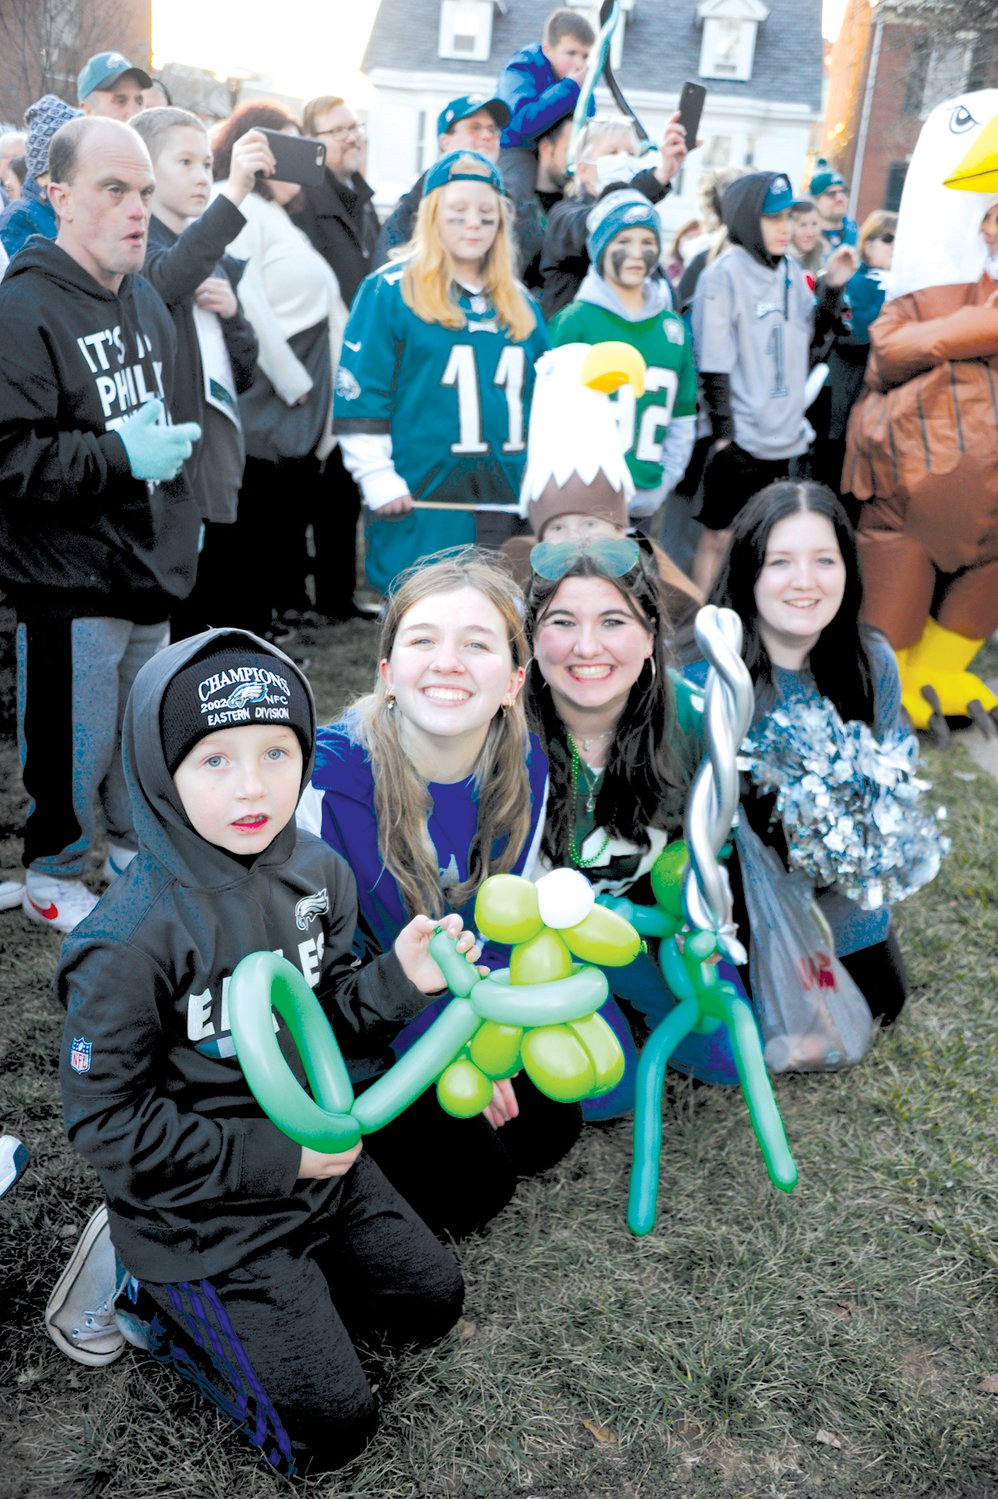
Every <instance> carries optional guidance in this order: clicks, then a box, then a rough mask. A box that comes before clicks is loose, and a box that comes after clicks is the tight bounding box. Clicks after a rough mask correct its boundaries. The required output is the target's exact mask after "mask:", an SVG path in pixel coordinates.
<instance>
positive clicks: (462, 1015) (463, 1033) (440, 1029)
mask: <svg viewBox="0 0 998 1499" xmlns="http://www.w3.org/2000/svg"><path fill="white" fill-rule="evenodd" d="M469 966H470V965H469ZM480 1025H481V1020H480V1019H479V1017H478V1015H476V1013H475V1011H474V1008H473V1007H472V1005H471V1002H470V1001H469V1000H467V999H461V998H458V999H452V1000H451V1002H450V1004H449V1005H448V1006H447V1008H446V1009H445V1010H444V1011H443V1012H442V1013H441V1014H440V1015H438V1016H437V1018H436V1020H434V1022H433V1024H432V1025H431V1026H430V1028H429V1030H427V1031H424V1032H423V1034H422V1035H421V1036H420V1037H419V1038H418V1040H416V1041H414V1042H413V1044H412V1045H411V1046H410V1048H409V1050H408V1051H407V1052H406V1053H405V1054H404V1055H403V1056H401V1057H399V1059H398V1061H397V1062H396V1063H395V1064H394V1066H392V1067H391V1068H390V1069H389V1070H388V1071H387V1072H385V1073H382V1075H381V1077H379V1078H378V1080H377V1082H376V1083H372V1084H371V1086H370V1087H369V1088H368V1089H367V1091H366V1092H365V1093H362V1094H361V1095H360V1097H359V1098H358V1100H357V1102H356V1103H355V1104H354V1107H353V1112H354V1117H355V1119H356V1120H357V1122H358V1123H359V1124H360V1126H361V1128H362V1130H363V1131H364V1133H365V1134H370V1133H371V1132H372V1131H373V1130H376V1129H381V1128H383V1126H384V1125H386V1124H390V1123H391V1121H392V1120H393V1119H397V1118H398V1116H399V1114H401V1113H402V1110H403V1109H406V1108H408V1107H409V1105H410V1104H411V1103H414V1102H415V1100H416V1099H417V1098H418V1097H419V1096H420V1094H421V1093H425V1091H426V1089H427V1088H428V1087H429V1086H430V1084H431V1083H435V1082H436V1080H437V1078H438V1077H439V1076H440V1074H441V1072H443V1070H444V1068H445V1067H447V1066H449V1065H450V1063H451V1062H453V1061H454V1060H455V1058H457V1057H459V1056H460V1055H461V1052H462V1050H463V1048H464V1047H465V1046H466V1045H467V1043H468V1042H469V1041H470V1040H471V1038H472V1036H473V1035H474V1034H475V1032H476V1031H477V1029H478V1027H479V1026H480Z"/></svg>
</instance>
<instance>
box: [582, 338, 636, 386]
mask: <svg viewBox="0 0 998 1499" xmlns="http://www.w3.org/2000/svg"><path fill="white" fill-rule="evenodd" d="M646 368H647V366H646V364H645V362H644V360H643V359H642V357H641V355H640V354H639V353H638V351H637V349H635V348H634V347H633V346H632V345H631V344H625V343H617V342H614V341H613V340H608V341H607V342H606V343H602V344H593V346H592V348H591V349H590V350H589V353H588V354H587V355H586V357H585V360H584V361H583V365H582V383H583V385H589V386H591V387H592V389H593V390H602V391H606V392H607V394H610V393H611V392H612V391H615V390H619V389H620V387H621V386H622V385H632V386H633V387H634V395H635V397H636V398H638V399H640V397H641V396H643V395H644V393H645V369H646Z"/></svg>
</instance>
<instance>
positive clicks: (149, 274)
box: [143, 197, 258, 520]
mask: <svg viewBox="0 0 998 1499" xmlns="http://www.w3.org/2000/svg"><path fill="white" fill-rule="evenodd" d="M245 223H246V220H245V218H244V217H243V215H242V214H241V213H240V212H239V209H238V208H236V206H235V205H234V204H233V203H230V202H229V200H228V198H224V197H219V198H216V199H215V200H214V201H213V202H212V203H209V205H208V207H207V209H206V210H205V212H204V214H203V215H202V217H201V218H200V219H197V220H196V221H195V222H194V223H193V224H189V225H188V226H187V228H186V229H185V230H184V232H183V234H179V235H178V234H174V232H173V230H172V229H168V228H167V226H166V225H165V224H164V223H163V221H162V219H158V218H157V217H156V216H155V214H154V215H153V217H152V218H151V220H150V222H149V246H148V249H147V250H146V263H145V265H144V267H143V275H144V276H145V277H146V279H147V280H148V281H151V282H152V284H153V286H154V287H155V288H156V290H157V291H158V292H159V294H160V296H161V297H162V298H163V301H164V302H165V303H166V305H167V307H169V309H170V313H171V315H172V317H173V324H174V327H175V328H176V330H177V360H176V375H175V387H176V397H175V400H174V408H173V418H174V420H175V421H178V422H197V424H198V426H199V427H200V428H201V431H202V439H201V441H200V442H198V443H195V445H194V452H193V453H192V454H191V457H190V458H189V459H188V460H187V465H186V468H187V476H188V479H189V480H190V484H191V488H192V490H193V491H194V497H195V499H196V500H197V502H198V508H199V510H200V513H201V515H202V516H203V517H204V518H205V519H208V520H222V519H229V520H233V519H234V518H235V499H236V495H237V494H238V490H239V482H240V478H241V463H236V464H235V465H234V467H235V468H238V469H239V470H240V473H239V475H238V476H236V474H235V473H233V474H232V475H231V476H230V480H229V482H230V485H231V484H232V483H233V482H234V485H235V489H234V492H233V493H232V495H231V496H230V499H231V504H230V505H229V506H221V507H220V505H219V498H220V497H219V496H217V495H215V494H213V493H211V492H210V487H211V486H212V484H215V485H217V483H218V482H219V472H220V470H219V467H218V465H214V464H212V462H211V458H212V454H211V451H210V450H211V448H212V446H213V444H217V443H218V442H219V441H223V442H224V440H225V439H226V438H227V437H229V436H230V434H229V433H227V432H226V431H225V428H224V426H221V427H220V426H217V425H216V424H215V423H214V422H212V424H211V426H210V427H209V422H208V411H209V409H211V415H212V417H214V416H215V415H216V413H215V412H214V409H213V408H209V407H208V403H207V401H206V399H205V392H204V371H203V368H202V364H201V351H200V345H199V343H198V335H197V328H196V325H195V321H194V293H195V292H196V291H197V289H198V287H199V286H200V285H201V283H202V281H204V280H205V279H206V278H207V277H208V276H225V277H226V278H227V279H228V280H229V281H231V282H232V283H233V284H237V283H238V279H239V275H240V273H241V270H242V263H241V262H237V261H235V260H232V259H228V260H227V259H226V258H225V247H226V245H228V244H229V242H230V241H231V240H233V239H235V237H236V235H237V234H238V233H239V231H240V230H241V229H242V228H243V226H244V224H245ZM219 326H220V327H221V330H222V335H223V337H224V339H225V347H226V349H227V350H228V354H229V362H230V363H231V365H232V374H233V378H234V380H235V387H236V388H235V392H234V394H236V395H240V394H241V393H242V392H243V391H244V390H248V389H249V387H250V386H251V385H252V383H253V376H254V374H255V373H256V358H257V352H258V345H257V340H256V334H255V333H254V332H253V329H252V327H251V326H250V323H249V321H248V319H247V318H246V317H244V316H243V313H242V311H241V309H238V308H237V310H236V314H235V316H234V317H231V318H220V319H219ZM218 422H219V423H220V424H226V425H231V424H230V423H228V422H227V418H226V417H224V416H222V415H221V413H218ZM231 438H232V439H238V447H239V452H240V453H241V454H242V455H243V457H245V453H244V450H243V443H242V438H241V436H240V433H239V430H238V428H237V427H235V426H233V427H232V432H231ZM221 472H222V473H225V472H227V469H226V468H225V467H224V466H223V467H222V469H221ZM222 509H224V510H225V512H226V514H225V515H223V514H222V513H221V511H222ZM229 512H231V513H229Z"/></svg>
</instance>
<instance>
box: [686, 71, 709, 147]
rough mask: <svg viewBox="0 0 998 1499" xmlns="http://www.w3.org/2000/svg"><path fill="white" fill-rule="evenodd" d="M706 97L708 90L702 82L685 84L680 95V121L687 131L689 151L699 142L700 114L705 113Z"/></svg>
mask: <svg viewBox="0 0 998 1499" xmlns="http://www.w3.org/2000/svg"><path fill="white" fill-rule="evenodd" d="M706 97H707V90H706V89H705V88H704V86H703V84H702V83H690V82H686V83H684V84H683V91H682V93H681V94H680V96H679V123H680V125H682V127H683V129H684V130H685V131H686V149H687V150H688V151H692V150H693V147H694V146H695V145H696V143H697V131H698V130H699V129H700V116H701V115H702V114H703V104H704V100H705V99H706Z"/></svg>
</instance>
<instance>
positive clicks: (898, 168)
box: [884, 161, 908, 213]
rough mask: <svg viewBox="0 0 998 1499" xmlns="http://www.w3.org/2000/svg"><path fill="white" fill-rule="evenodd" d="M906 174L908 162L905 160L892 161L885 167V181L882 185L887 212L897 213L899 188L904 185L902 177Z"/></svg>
mask: <svg viewBox="0 0 998 1499" xmlns="http://www.w3.org/2000/svg"><path fill="white" fill-rule="evenodd" d="M907 175H908V163H907V162H906V161H892V162H891V164H890V166H889V167H888V168H887V182H886V184H885V185H884V207H885V208H886V209H887V210H888V212H889V213H897V211H898V209H899V208H900V207H901V189H902V188H903V187H904V179H905V178H906V177H907Z"/></svg>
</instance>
